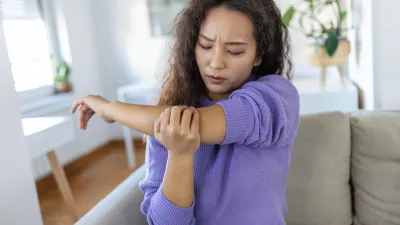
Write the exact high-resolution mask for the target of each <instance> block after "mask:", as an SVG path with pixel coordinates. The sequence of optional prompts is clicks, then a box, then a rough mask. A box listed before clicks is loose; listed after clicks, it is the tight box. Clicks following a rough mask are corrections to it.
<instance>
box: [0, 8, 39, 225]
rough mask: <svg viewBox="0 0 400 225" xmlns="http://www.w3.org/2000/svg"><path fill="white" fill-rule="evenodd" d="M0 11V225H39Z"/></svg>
mask: <svg viewBox="0 0 400 225" xmlns="http://www.w3.org/2000/svg"><path fill="white" fill-rule="evenodd" d="M2 17H3V16H2V14H1V11H0V108H1V109H2V110H1V111H0V124H1V126H0V143H1V144H0V145H1V148H0V152H1V157H0V173H1V174H0V177H1V185H0V224H32V225H40V224H42V218H41V214H40V208H39V202H38V196H37V192H36V186H35V183H34V177H33V174H32V170H31V161H30V158H29V154H28V147H27V144H26V142H25V139H24V134H23V130H22V125H21V117H20V114H19V107H18V99H17V94H16V92H15V89H14V86H13V80H12V75H11V68H10V62H9V59H8V55H7V53H6V52H7V50H6V46H5V40H4V31H3V27H2V24H3V18H2Z"/></svg>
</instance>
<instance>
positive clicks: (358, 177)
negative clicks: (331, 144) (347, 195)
mask: <svg viewBox="0 0 400 225" xmlns="http://www.w3.org/2000/svg"><path fill="white" fill-rule="evenodd" d="M351 127H352V178H351V179H352V183H353V185H354V203H355V212H356V216H355V223H356V224H359V225H377V224H379V225H386V224H391V225H392V224H400V113H389V112H387V113H373V114H371V113H362V114H356V115H353V116H352V117H351Z"/></svg>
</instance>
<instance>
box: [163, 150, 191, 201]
mask: <svg viewBox="0 0 400 225" xmlns="http://www.w3.org/2000/svg"><path fill="white" fill-rule="evenodd" d="M193 157H194V156H192V157H190V156H189V157H179V156H174V155H172V154H169V155H168V161H167V165H166V168H165V174H164V180H163V182H162V191H163V194H164V195H165V197H166V198H167V199H168V200H169V201H170V202H172V203H173V204H175V205H177V206H179V207H182V208H189V207H190V206H191V205H192V203H193V200H194V177H193V176H194V175H193V173H194V172H193V170H194V168H193V167H194V158H193Z"/></svg>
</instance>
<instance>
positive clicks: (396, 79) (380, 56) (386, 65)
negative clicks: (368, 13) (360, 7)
mask: <svg viewBox="0 0 400 225" xmlns="http://www.w3.org/2000/svg"><path fill="white" fill-rule="evenodd" d="M371 2H372V7H371V8H372V21H373V55H374V62H373V64H374V76H375V82H376V92H377V93H376V106H377V108H380V109H396V110H399V109H400V91H399V90H400V89H399V84H400V71H399V56H398V53H399V52H400V43H399V41H398V40H399V39H400V26H398V25H397V24H396V23H397V20H394V19H393V17H392V16H393V15H398V12H399V10H400V1H392V0H381V1H371Z"/></svg>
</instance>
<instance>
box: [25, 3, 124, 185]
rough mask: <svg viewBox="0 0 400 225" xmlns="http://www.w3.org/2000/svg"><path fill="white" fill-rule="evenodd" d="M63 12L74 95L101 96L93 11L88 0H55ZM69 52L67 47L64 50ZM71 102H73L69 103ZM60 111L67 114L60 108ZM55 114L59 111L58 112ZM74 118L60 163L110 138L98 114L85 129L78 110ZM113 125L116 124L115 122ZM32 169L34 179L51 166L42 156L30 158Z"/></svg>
mask: <svg viewBox="0 0 400 225" xmlns="http://www.w3.org/2000/svg"><path fill="white" fill-rule="evenodd" d="M57 1H58V3H60V6H61V9H62V11H63V13H64V16H65V23H66V28H67V31H68V39H69V46H70V54H71V55H70V58H71V60H72V65H71V67H72V69H71V81H72V83H73V85H74V87H73V88H74V92H73V95H74V99H77V98H79V97H83V96H85V95H88V94H99V95H102V96H104V95H105V91H104V90H105V89H104V86H103V84H104V82H106V81H105V80H104V79H103V77H102V73H101V67H100V63H101V62H100V61H99V55H98V54H99V53H98V50H99V48H101V46H98V45H97V42H96V39H97V37H96V35H95V33H94V27H93V15H92V7H93V5H92V4H91V2H90V1H79V0H57ZM67 52H68V50H67ZM71 104H72V103H71ZM60 114H68V111H67V110H66V112H60ZM57 115H58V114H57ZM73 119H74V121H75V124H76V126H75V132H76V135H75V136H76V140H75V141H74V142H72V143H69V144H67V145H65V146H63V147H61V148H59V149H57V150H56V151H57V154H58V156H59V159H60V161H61V163H62V164H65V163H68V162H70V161H72V160H74V159H76V158H78V157H79V156H82V155H84V154H87V153H88V152H90V151H92V150H93V149H94V148H96V147H98V146H100V145H102V144H104V143H106V142H107V141H109V140H110V133H111V132H110V128H111V127H113V126H110V125H109V124H106V123H104V122H103V121H102V120H100V119H99V118H98V117H97V116H95V117H94V118H93V120H91V121H90V122H89V127H88V129H87V130H86V131H82V130H80V129H78V120H77V114H76V115H74V116H73ZM114 127H116V128H115V129H118V128H119V126H117V125H114ZM33 170H34V175H35V178H36V179H39V178H41V177H43V176H44V175H46V174H48V173H49V172H50V166H49V164H48V162H47V160H46V158H45V157H40V158H38V159H36V160H34V161H33Z"/></svg>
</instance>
